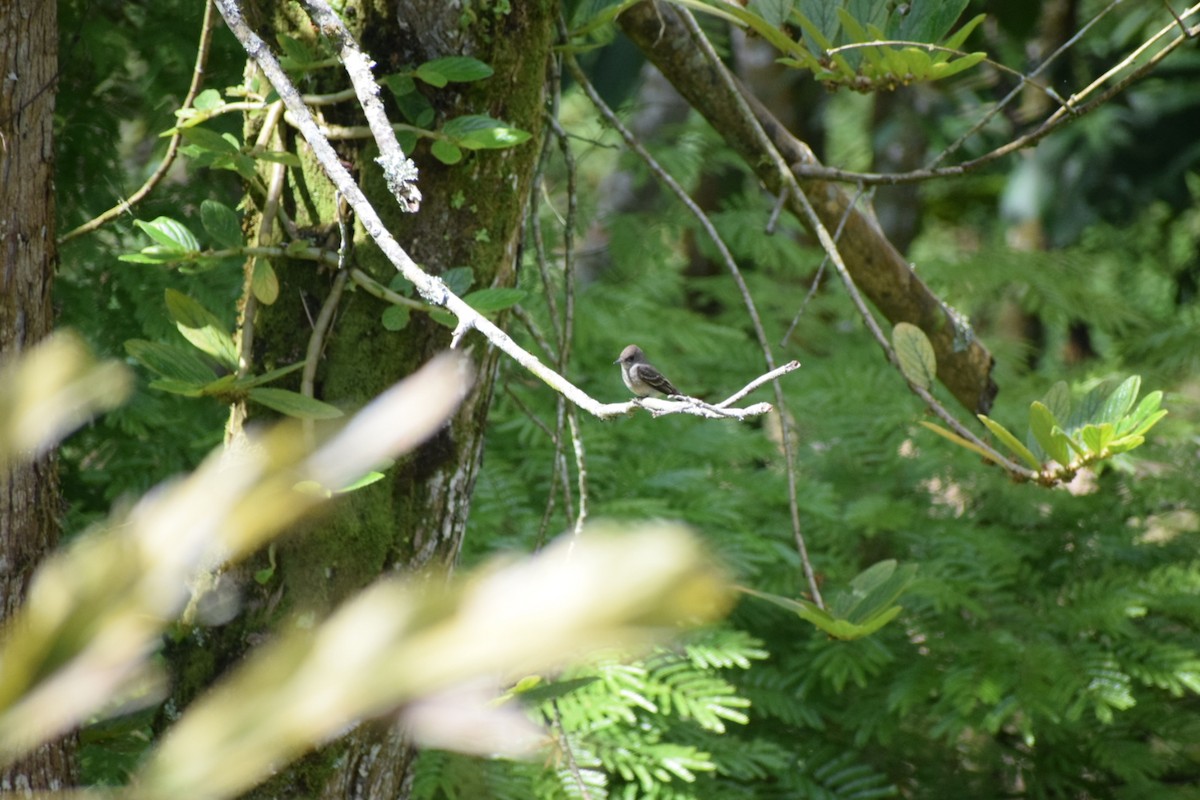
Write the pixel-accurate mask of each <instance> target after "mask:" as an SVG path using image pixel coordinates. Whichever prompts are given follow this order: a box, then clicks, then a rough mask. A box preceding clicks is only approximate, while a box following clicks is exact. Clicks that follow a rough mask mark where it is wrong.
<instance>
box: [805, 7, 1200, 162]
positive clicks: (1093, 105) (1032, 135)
mask: <svg viewBox="0 0 1200 800" xmlns="http://www.w3.org/2000/svg"><path fill="white" fill-rule="evenodd" d="M1197 11H1200V4H1197V5H1194V6H1192V7H1191V8H1189V9H1187V10H1186V11H1185V12H1183V14H1181V15H1179V18H1180V20H1186V19H1187V18H1189V17H1191V16H1192V15H1194V14H1195V13H1196V12H1197ZM1175 28H1176V25H1175V23H1174V22H1172V23H1171V24H1170V25H1168V26H1166V27H1165V28H1163V29H1162V30H1160V31H1159V32H1158V33H1156V34H1155V35H1154V36H1152V37H1150V39H1148V40H1147V41H1146V42H1144V43H1143V44H1142V45H1141V46H1139V47H1138V48H1137V49H1136V50H1134V51H1133V52H1132V53H1130V54H1129V55H1128V56H1126V57H1125V58H1123V59H1122V60H1121V61H1120V62H1119V63H1118V64H1117V65H1116V66H1114V67H1113V68H1112V69H1110V70H1108V71H1107V72H1105V73H1104V74H1103V75H1102V76H1101V77H1100V78H1098V79H1096V80H1095V81H1093V82H1092V83H1091V84H1090V85H1088V86H1087V87H1086V88H1085V89H1083V90H1082V91H1080V92H1077V93H1075V94H1073V95H1071V96H1070V97H1069V98H1067V101H1066V105H1065V106H1064V107H1060V108H1059V109H1058V110H1056V111H1055V112H1054V113H1053V114H1051V115H1050V116H1049V117H1047V118H1046V119H1045V120H1044V121H1043V122H1042V124H1041V125H1039V126H1038V127H1037V128H1035V129H1034V130H1032V131H1030V132H1029V133H1026V134H1024V135H1022V136H1019V137H1017V138H1016V139H1013V140H1011V141H1009V142H1006V143H1005V144H1003V145H1001V146H1000V147H997V148H996V149H994V150H992V151H990V152H988V153H984V154H983V155H981V156H979V157H977V158H973V159H970V160H968V161H964V162H962V163H960V164H956V165H954V166H950V167H938V168H936V169H918V170H912V171H910V172H893V173H879V172H852V171H850V170H842V169H836V168H833V167H826V166H822V165H818V164H816V163H806V164H796V165H793V167H792V169H793V170H794V171H795V173H796V175H797V176H798V177H800V178H804V179H806V180H807V179H817V180H831V181H845V182H849V183H855V182H861V183H865V184H868V185H873V184H885V185H892V184H899V183H916V182H918V181H926V180H930V179H932V178H945V177H956V176H959V175H965V174H967V173H968V172H971V171H973V170H976V169H978V168H979V167H982V166H984V165H985V164H990V163H992V162H993V161H997V160H999V159H1001V158H1004V157H1005V156H1008V155H1011V154H1012V153H1015V152H1017V151H1018V150H1022V149H1024V148H1026V147H1029V146H1030V145H1033V144H1036V143H1037V142H1039V141H1041V140H1042V139H1044V138H1046V137H1047V136H1049V135H1050V134H1051V133H1053V132H1054V131H1056V130H1058V129H1059V128H1060V127H1062V126H1063V125H1064V124H1066V123H1067V122H1068V121H1069V120H1072V119H1077V118H1079V117H1082V116H1084V115H1086V114H1089V113H1091V112H1092V111H1095V110H1096V109H1097V108H1100V107H1101V106H1103V105H1105V104H1106V103H1107V102H1108V101H1109V100H1111V99H1112V98H1113V97H1115V96H1116V95H1118V94H1120V93H1121V92H1123V91H1125V89H1127V88H1129V86H1130V85H1132V84H1133V83H1136V82H1137V81H1139V80H1141V79H1142V78H1143V77H1145V76H1146V75H1147V74H1148V73H1150V72H1151V71H1152V70H1153V69H1154V68H1155V67H1156V66H1158V64H1159V63H1160V62H1161V61H1162V60H1163V59H1164V58H1166V57H1167V56H1168V55H1170V54H1171V53H1172V52H1174V51H1175V50H1176V49H1178V48H1179V47H1180V46H1181V45H1183V44H1184V43H1186V42H1188V41H1190V40H1191V39H1192V38H1194V36H1195V30H1196V29H1195V28H1189V29H1187V34H1180V35H1179V36H1177V37H1176V38H1174V39H1172V40H1171V41H1170V42H1168V43H1167V44H1165V45H1163V49H1162V50H1159V51H1158V52H1156V53H1155V54H1154V55H1153V56H1151V57H1150V58H1149V59H1148V60H1147V61H1146V62H1145V63H1144V64H1142V65H1141V66H1140V67H1138V68H1137V69H1135V70H1134V71H1133V72H1131V73H1130V74H1129V75H1127V76H1126V77H1124V78H1122V79H1121V80H1120V81H1118V82H1117V83H1115V84H1113V85H1112V86H1111V87H1110V88H1109V89H1108V90H1107V91H1105V92H1103V93H1102V94H1100V95H1099V96H1098V97H1096V98H1095V99H1094V100H1092V101H1091V102H1090V103H1087V104H1085V105H1079V102H1080V101H1081V100H1082V99H1083V98H1085V97H1087V96H1088V95H1089V94H1091V93H1092V92H1094V91H1095V90H1097V89H1098V88H1099V87H1100V85H1101V84H1103V83H1105V82H1106V81H1107V80H1108V79H1109V78H1110V77H1112V76H1113V75H1115V74H1116V73H1118V72H1120V71H1121V70H1123V69H1126V68H1127V67H1129V66H1130V65H1131V64H1132V63H1133V61H1135V60H1136V59H1137V58H1138V57H1139V56H1140V55H1141V54H1142V53H1143V52H1145V50H1146V49H1147V48H1148V47H1149V46H1150V45H1152V44H1153V43H1155V42H1157V41H1158V40H1159V39H1161V38H1162V37H1163V36H1166V35H1167V34H1168V33H1170V32H1171V31H1173V30H1175ZM1188 34H1190V35H1188Z"/></svg>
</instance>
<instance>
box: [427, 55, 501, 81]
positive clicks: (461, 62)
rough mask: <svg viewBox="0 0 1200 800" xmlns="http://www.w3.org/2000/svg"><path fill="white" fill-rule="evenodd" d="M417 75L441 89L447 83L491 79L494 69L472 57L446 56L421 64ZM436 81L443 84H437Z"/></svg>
mask: <svg viewBox="0 0 1200 800" xmlns="http://www.w3.org/2000/svg"><path fill="white" fill-rule="evenodd" d="M415 74H416V76H417V77H418V78H420V79H421V80H423V81H425V82H426V83H428V84H429V85H430V86H436V87H438V88H441V87H443V86H445V85H446V84H447V83H470V82H471V81H478V80H483V79H484V78H490V77H491V76H492V68H491V67H489V66H488V65H487V64H485V63H483V62H482V61H480V60H479V59H477V58H471V57H470V56H446V57H445V58H437V59H434V60H433V61H427V62H425V63H424V64H421V65H420V66H419V67H417V71H416V73H415ZM429 77H433V78H434V80H430V79H429ZM435 80H437V81H441V82H440V83H435V82H434V81H435Z"/></svg>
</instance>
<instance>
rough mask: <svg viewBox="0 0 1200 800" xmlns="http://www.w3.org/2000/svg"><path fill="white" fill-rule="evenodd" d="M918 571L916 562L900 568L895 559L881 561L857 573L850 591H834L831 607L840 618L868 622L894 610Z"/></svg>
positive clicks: (855, 622) (858, 623)
mask: <svg viewBox="0 0 1200 800" xmlns="http://www.w3.org/2000/svg"><path fill="white" fill-rule="evenodd" d="M916 574H917V565H916V564H905V565H904V566H902V567H900V566H898V565H897V564H896V561H895V560H893V559H888V560H886V561H880V562H879V563H877V564H874V565H872V566H870V567H868V568H867V569H865V570H863V571H862V572H860V573H859V574H858V575H857V576H855V577H854V579H853V580H851V581H850V587H849V589H848V590H845V591H842V592H836V593H834V595H833V597H832V598H831V600H830V603H829V607H830V608H831V609H833V610H834V613H835V614H836V616H838V617H841V618H844V619H846V620H848V621H850V622H853V623H854V624H856V625H863V624H866V623H868V622H869V621H871V620H872V619H874V618H875V617H876V616H877V615H879V614H881V613H887V612H890V610H891V609H892V608H893V604H894V603H895V602H896V600H897V598H899V597H900V595H901V594H903V593H904V590H905V589H907V588H908V586H909V584H911V583H912V581H913V578H915V577H916Z"/></svg>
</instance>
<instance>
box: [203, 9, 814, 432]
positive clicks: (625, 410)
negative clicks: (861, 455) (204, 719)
mask: <svg viewBox="0 0 1200 800" xmlns="http://www.w3.org/2000/svg"><path fill="white" fill-rule="evenodd" d="M216 3H217V6H218V8H219V9H220V11H221V16H223V17H224V18H225V23H226V24H227V25H228V26H229V30H230V31H231V32H232V33H233V35H234V36H235V37H237V40H238V42H239V43H241V45H242V49H244V50H245V51H246V54H247V55H248V56H249V57H250V58H251V59H253V60H254V61H255V62H256V63H257V64H258V66H259V68H260V69H261V70H262V71H263V74H264V75H265V76H266V77H267V80H269V81H270V82H271V85H272V86H274V87H275V91H276V92H278V94H279V99H280V100H282V101H283V103H284V105H285V106H287V109H288V111H290V112H291V113H292V115H293V117H294V118H295V121H296V124H297V127H298V128H299V129H300V132H301V134H303V136H304V138H305V140H306V141H307V142H308V145H309V147H311V148H312V152H313V156H314V157H315V158H316V159H317V161H318V162H319V163H320V164H321V168H322V169H323V170H324V171H325V174H326V175H327V176H328V177H329V179H330V181H331V182H332V183H333V185H334V186H335V187H336V188H337V190H338V191H339V192H341V193H342V196H343V197H345V198H346V202H348V203H349V204H350V206H351V207H352V208H353V209H354V213H355V214H356V215H357V216H358V219H359V221H360V222H361V223H362V225H363V229H364V230H366V232H367V234H368V235H369V236H370V237H371V238H372V239H373V240H374V241H375V243H376V244H377V245H378V246H379V249H380V251H382V252H383V254H384V256H386V257H387V259H388V260H389V261H390V262H391V263H392V264H393V265H394V266H395V267H396V269H397V270H399V271H400V273H401V274H402V275H403V276H404V277H405V278H407V279H408V280H409V281H410V282H411V283H412V284H413V286H415V287H416V289H417V292H418V293H419V294H420V295H421V297H423V298H424V299H425V300H426V302H428V303H430V304H431V305H435V306H440V307H442V308H445V309H446V310H447V311H449V312H450V313H452V314H454V316H455V317H457V318H458V325H457V327H456V328H455V336H454V344H457V343H460V342H461V340H462V337H463V336H464V335H465V334H466V333H467V332H468V331H470V330H472V329H474V330H476V331H479V332H480V333H481V334H483V336H484V337H485V338H487V340H488V341H489V342H491V344H493V345H494V346H495V347H497V348H499V349H500V350H501V352H503V353H505V354H506V355H508V356H509V357H510V358H512V359H513V360H514V361H516V362H517V363H518V364H520V365H521V366H522V367H524V368H525V369H526V370H528V371H529V372H531V373H533V374H534V375H535V376H537V377H538V378H539V379H540V380H542V381H543V382H544V383H545V384H546V385H547V386H549V387H550V388H552V389H554V390H555V391H557V392H559V393H560V394H562V395H563V396H564V397H566V398H567V399H568V400H570V401H571V402H572V403H574V404H575V405H577V406H579V407H580V408H582V409H583V410H584V411H587V412H588V413H589V414H592V415H593V416H596V417H599V418H601V419H609V418H611V417H616V416H621V415H624V414H629V413H631V412H633V411H634V410H636V409H639V408H642V409H646V410H649V411H651V413H653V414H655V415H656V416H657V415H662V414H691V415H693V416H700V417H708V418H727V417H735V418H737V419H747V418H749V417H753V416H758V415H761V414H765V413H767V412H768V411H770V410H771V405H770V404H769V403H757V404H755V405H753V406H750V407H748V408H744V409H723V410H721V411H714V410H712V409H710V408H709V407H707V406H705V405H694V404H692V403H688V402H683V401H667V400H657V399H650V398H646V399H639V400H632V401H628V402H624V403H601V402H599V401H598V400H595V399H594V398H592V397H591V396H590V395H588V394H587V393H586V392H584V391H583V390H582V389H580V388H579V387H578V386H576V385H575V384H573V383H571V382H570V381H569V380H567V379H566V378H564V377H563V376H562V375H560V374H559V373H558V372H555V371H554V370H553V369H551V368H550V367H548V366H546V365H545V364H543V363H542V362H541V361H540V360H539V359H538V358H537V357H536V356H534V355H533V354H532V353H530V352H529V351H527V350H525V349H524V348H522V347H521V346H520V345H518V344H517V343H516V342H515V341H513V339H512V337H511V336H509V335H508V334H507V333H505V332H504V331H502V330H501V329H500V328H499V327H497V326H496V325H495V323H493V322H492V321H491V320H489V319H488V318H487V317H484V316H483V315H482V314H480V313H479V312H478V311H476V310H475V309H473V308H472V307H471V306H470V305H468V304H467V303H466V302H464V301H463V299H462V298H461V297H459V296H458V295H456V294H455V293H454V292H452V291H450V289H449V287H447V286H446V283H445V282H444V281H443V280H442V279H441V278H439V277H436V276H434V275H430V274H429V273H427V272H425V271H424V270H423V269H421V268H420V267H419V266H417V263H416V262H415V261H413V259H412V257H411V256H410V255H409V254H408V253H406V252H405V251H404V248H402V247H401V246H400V243H399V242H397V241H396V238H395V237H394V236H392V234H391V233H390V232H389V231H388V229H387V227H386V226H385V225H384V224H383V220H382V219H380V217H379V214H378V212H376V211H375V209H374V207H373V206H372V205H371V202H370V201H369V200H368V199H367V197H366V195H365V194H363V191H362V189H361V188H360V187H359V186H358V184H357V183H356V182H355V180H354V178H353V177H352V176H351V175H350V172H349V171H348V170H347V169H346V167H344V166H343V165H342V163H341V160H340V159H339V158H338V155H337V152H336V151H335V150H334V149H333V146H332V145H331V144H330V143H329V141H328V140H327V139H326V138H325V137H324V136H323V135H322V134H321V130H320V128H319V127H318V125H317V121H316V120H315V119H314V118H313V116H312V113H311V112H310V111H309V110H308V107H307V106H306V105H305V104H304V99H303V98H302V97H301V95H300V92H299V91H298V90H297V89H296V86H295V85H294V84H293V83H292V81H291V79H289V78H288V76H287V74H286V73H285V72H284V71H283V68H282V67H281V66H280V64H279V60H278V59H276V58H275V55H274V54H273V53H272V52H271V49H270V48H269V47H268V46H267V44H266V43H265V42H264V41H263V40H262V39H261V38H260V37H259V36H258V34H256V33H255V32H254V31H253V30H252V29H251V28H250V26H249V24H248V23H247V22H246V20H245V18H244V17H243V16H242V12H241V8H240V7H239V4H238V2H237V0H216ZM452 346H453V345H452ZM796 366H797V367H798V366H799V364H798V363H797V364H796Z"/></svg>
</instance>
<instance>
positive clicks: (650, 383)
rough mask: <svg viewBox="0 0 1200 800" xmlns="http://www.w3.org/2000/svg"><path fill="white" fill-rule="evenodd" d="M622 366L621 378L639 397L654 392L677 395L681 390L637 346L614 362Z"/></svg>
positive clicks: (625, 350)
mask: <svg viewBox="0 0 1200 800" xmlns="http://www.w3.org/2000/svg"><path fill="white" fill-rule="evenodd" d="M613 363H614V364H620V365H621V378H622V380H624V381H625V385H626V386H628V387H629V391H631V392H633V393H634V394H636V395H637V396H638V397H648V396H649V395H651V394H652V393H654V392H658V393H659V394H663V395H666V396H670V395H677V394H679V393H680V392H679V390H678V389H676V388H675V386H674V385H673V384H672V383H671V382H670V381H669V380H667V379H666V378H664V377H663V374H662V373H661V372H659V371H658V370H657V369H655V368H654V367H653V366H651V364H650V362H648V361H646V354H645V353H643V352H642V348H640V347H638V346H637V345H636V344H631V345H629V346H628V347H626V348H625V349H624V350H622V351H621V357H620V358H618V359H617V360H616V361H614V362H613Z"/></svg>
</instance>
